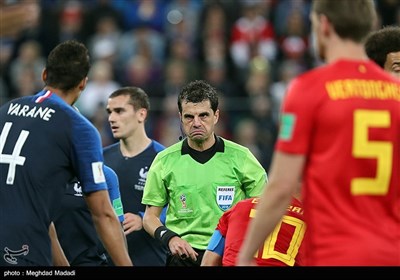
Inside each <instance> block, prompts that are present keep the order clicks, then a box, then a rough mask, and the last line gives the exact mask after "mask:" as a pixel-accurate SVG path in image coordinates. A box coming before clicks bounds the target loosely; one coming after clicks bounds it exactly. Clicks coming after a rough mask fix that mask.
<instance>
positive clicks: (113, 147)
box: [103, 141, 120, 154]
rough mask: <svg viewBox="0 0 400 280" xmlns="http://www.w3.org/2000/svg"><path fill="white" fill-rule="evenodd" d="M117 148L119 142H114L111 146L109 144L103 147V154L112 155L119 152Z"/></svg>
mask: <svg viewBox="0 0 400 280" xmlns="http://www.w3.org/2000/svg"><path fill="white" fill-rule="evenodd" d="M119 146H120V143H119V141H118V142H115V143H112V144H110V145H108V146H105V147H104V148H103V154H109V153H112V152H114V151H116V150H119Z"/></svg>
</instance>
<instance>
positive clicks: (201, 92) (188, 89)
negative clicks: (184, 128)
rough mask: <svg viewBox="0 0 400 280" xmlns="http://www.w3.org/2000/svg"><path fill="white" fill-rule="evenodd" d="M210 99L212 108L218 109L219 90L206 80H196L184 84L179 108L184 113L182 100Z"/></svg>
mask: <svg viewBox="0 0 400 280" xmlns="http://www.w3.org/2000/svg"><path fill="white" fill-rule="evenodd" d="M205 100H210V104H211V109H212V110H213V111H214V113H215V111H217V109H218V93H217V90H216V89H215V88H214V87H212V86H211V85H210V84H209V83H207V82H206V81H204V80H195V81H193V82H190V83H188V84H187V85H186V86H184V87H183V88H182V90H181V92H180V93H179V96H178V109H179V112H180V113H182V102H183V101H184V102H191V103H200V102H202V101H205Z"/></svg>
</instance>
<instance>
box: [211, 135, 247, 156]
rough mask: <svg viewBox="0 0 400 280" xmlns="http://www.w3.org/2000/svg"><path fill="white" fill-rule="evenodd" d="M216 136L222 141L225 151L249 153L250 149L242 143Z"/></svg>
mask: <svg viewBox="0 0 400 280" xmlns="http://www.w3.org/2000/svg"><path fill="white" fill-rule="evenodd" d="M218 138H219V139H220V141H223V143H224V146H225V149H226V151H227V152H232V151H235V152H239V153H244V154H247V153H250V149H249V148H247V147H246V146H244V145H241V144H239V143H236V142H234V141H232V140H228V139H225V138H223V137H220V136H219V137H218Z"/></svg>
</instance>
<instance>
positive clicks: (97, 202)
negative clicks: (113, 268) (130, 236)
mask: <svg viewBox="0 0 400 280" xmlns="http://www.w3.org/2000/svg"><path fill="white" fill-rule="evenodd" d="M85 199H86V201H87V203H88V206H89V208H90V211H91V212H92V218H93V223H94V225H95V227H96V230H97V233H98V234H99V236H100V239H101V241H102V242H103V245H104V247H105V248H106V250H107V252H108V253H109V255H110V257H111V259H112V260H113V262H114V264H115V265H117V266H131V265H132V261H131V259H130V257H129V254H128V250H127V246H126V241H125V235H124V233H123V229H122V228H121V224H120V222H119V220H118V218H117V216H116V215H115V212H114V209H113V208H112V206H111V203H110V199H109V197H108V193H107V191H98V192H94V193H91V194H89V195H87V196H86V197H85Z"/></svg>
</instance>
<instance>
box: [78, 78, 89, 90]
mask: <svg viewBox="0 0 400 280" xmlns="http://www.w3.org/2000/svg"><path fill="white" fill-rule="evenodd" d="M88 80H89V78H88V77H85V78H84V79H83V80H82V81H81V82H80V84H79V90H80V91H83V90H84V89H85V88H86V84H87V82H88Z"/></svg>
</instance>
